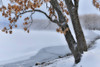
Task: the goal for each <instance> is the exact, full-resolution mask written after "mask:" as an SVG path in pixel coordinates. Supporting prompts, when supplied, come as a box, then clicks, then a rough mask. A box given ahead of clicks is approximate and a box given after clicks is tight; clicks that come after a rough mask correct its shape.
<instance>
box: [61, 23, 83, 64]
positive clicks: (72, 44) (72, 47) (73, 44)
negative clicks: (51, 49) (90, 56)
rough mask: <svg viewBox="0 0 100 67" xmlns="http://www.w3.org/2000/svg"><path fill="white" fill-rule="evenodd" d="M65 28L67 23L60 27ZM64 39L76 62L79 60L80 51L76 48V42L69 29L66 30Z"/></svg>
mask: <svg viewBox="0 0 100 67" xmlns="http://www.w3.org/2000/svg"><path fill="white" fill-rule="evenodd" d="M66 28H69V27H68V25H67V24H66V25H65V26H64V27H63V28H62V30H64V29H66ZM65 39H66V41H67V43H68V46H69V48H70V50H71V52H72V54H73V56H74V58H75V63H76V64H77V63H79V62H80V60H81V53H80V52H79V50H78V48H77V43H76V42H75V40H74V38H73V36H72V34H71V31H70V30H68V31H67V32H66V34H65Z"/></svg>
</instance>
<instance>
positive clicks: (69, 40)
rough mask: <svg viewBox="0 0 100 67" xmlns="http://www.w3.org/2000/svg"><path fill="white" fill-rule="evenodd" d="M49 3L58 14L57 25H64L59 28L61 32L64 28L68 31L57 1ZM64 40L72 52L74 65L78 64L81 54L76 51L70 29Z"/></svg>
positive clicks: (53, 0) (52, 0)
mask: <svg viewBox="0 0 100 67" xmlns="http://www.w3.org/2000/svg"><path fill="white" fill-rule="evenodd" d="M50 3H51V5H52V6H53V8H54V9H55V10H56V12H57V14H58V17H59V24H62V23H64V25H63V26H61V28H62V30H63V31H64V30H65V29H66V28H68V29H69V27H68V24H67V23H66V24H65V22H66V19H65V16H64V15H63V13H62V11H61V8H60V6H59V4H58V1H57V0H51V1H50ZM65 39H66V41H67V43H68V46H69V48H70V50H71V52H72V54H73V56H74V58H75V63H78V62H80V60H81V54H80V52H79V50H78V49H77V44H76V42H75V40H74V38H73V36H72V33H71V31H70V29H69V30H68V31H67V32H66V34H65Z"/></svg>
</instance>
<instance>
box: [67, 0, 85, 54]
mask: <svg viewBox="0 0 100 67" xmlns="http://www.w3.org/2000/svg"><path fill="white" fill-rule="evenodd" d="M65 3H66V5H67V8H68V11H69V13H70V17H71V20H72V24H73V27H74V31H75V34H76V39H77V46H78V50H79V51H80V53H83V51H87V45H86V40H85V37H84V34H83V31H82V28H81V25H80V21H79V16H78V6H75V5H74V4H73V3H72V1H71V0H65ZM75 4H77V5H78V3H75Z"/></svg>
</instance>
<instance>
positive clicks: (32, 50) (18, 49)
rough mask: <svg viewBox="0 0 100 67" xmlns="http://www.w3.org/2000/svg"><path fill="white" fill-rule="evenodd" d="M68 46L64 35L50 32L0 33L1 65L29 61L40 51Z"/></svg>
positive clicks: (17, 31)
mask: <svg viewBox="0 0 100 67" xmlns="http://www.w3.org/2000/svg"><path fill="white" fill-rule="evenodd" d="M59 45H66V41H65V39H64V36H63V34H60V33H57V32H49V31H30V33H29V34H28V33H26V32H24V31H23V30H19V29H18V30H17V29H16V30H13V34H11V35H10V34H5V33H3V32H0V64H5V63H8V62H15V61H20V60H25V59H28V58H29V57H31V56H33V55H35V54H36V53H37V52H38V51H39V50H40V49H42V48H45V47H49V46H59Z"/></svg>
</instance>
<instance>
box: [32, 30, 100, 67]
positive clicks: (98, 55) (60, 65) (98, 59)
mask: <svg viewBox="0 0 100 67" xmlns="http://www.w3.org/2000/svg"><path fill="white" fill-rule="evenodd" d="M99 32H100V31H99ZM96 33H97V31H96ZM92 36H94V35H91V37H92ZM51 62H53V63H52V64H50V65H47V66H44V67H100V39H99V40H97V41H96V43H95V45H94V48H92V49H91V50H88V51H87V52H84V54H83V55H82V59H81V62H80V63H78V64H77V65H75V64H74V58H73V56H70V57H65V58H61V59H56V60H53V61H51ZM33 67H35V66H33Z"/></svg>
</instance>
